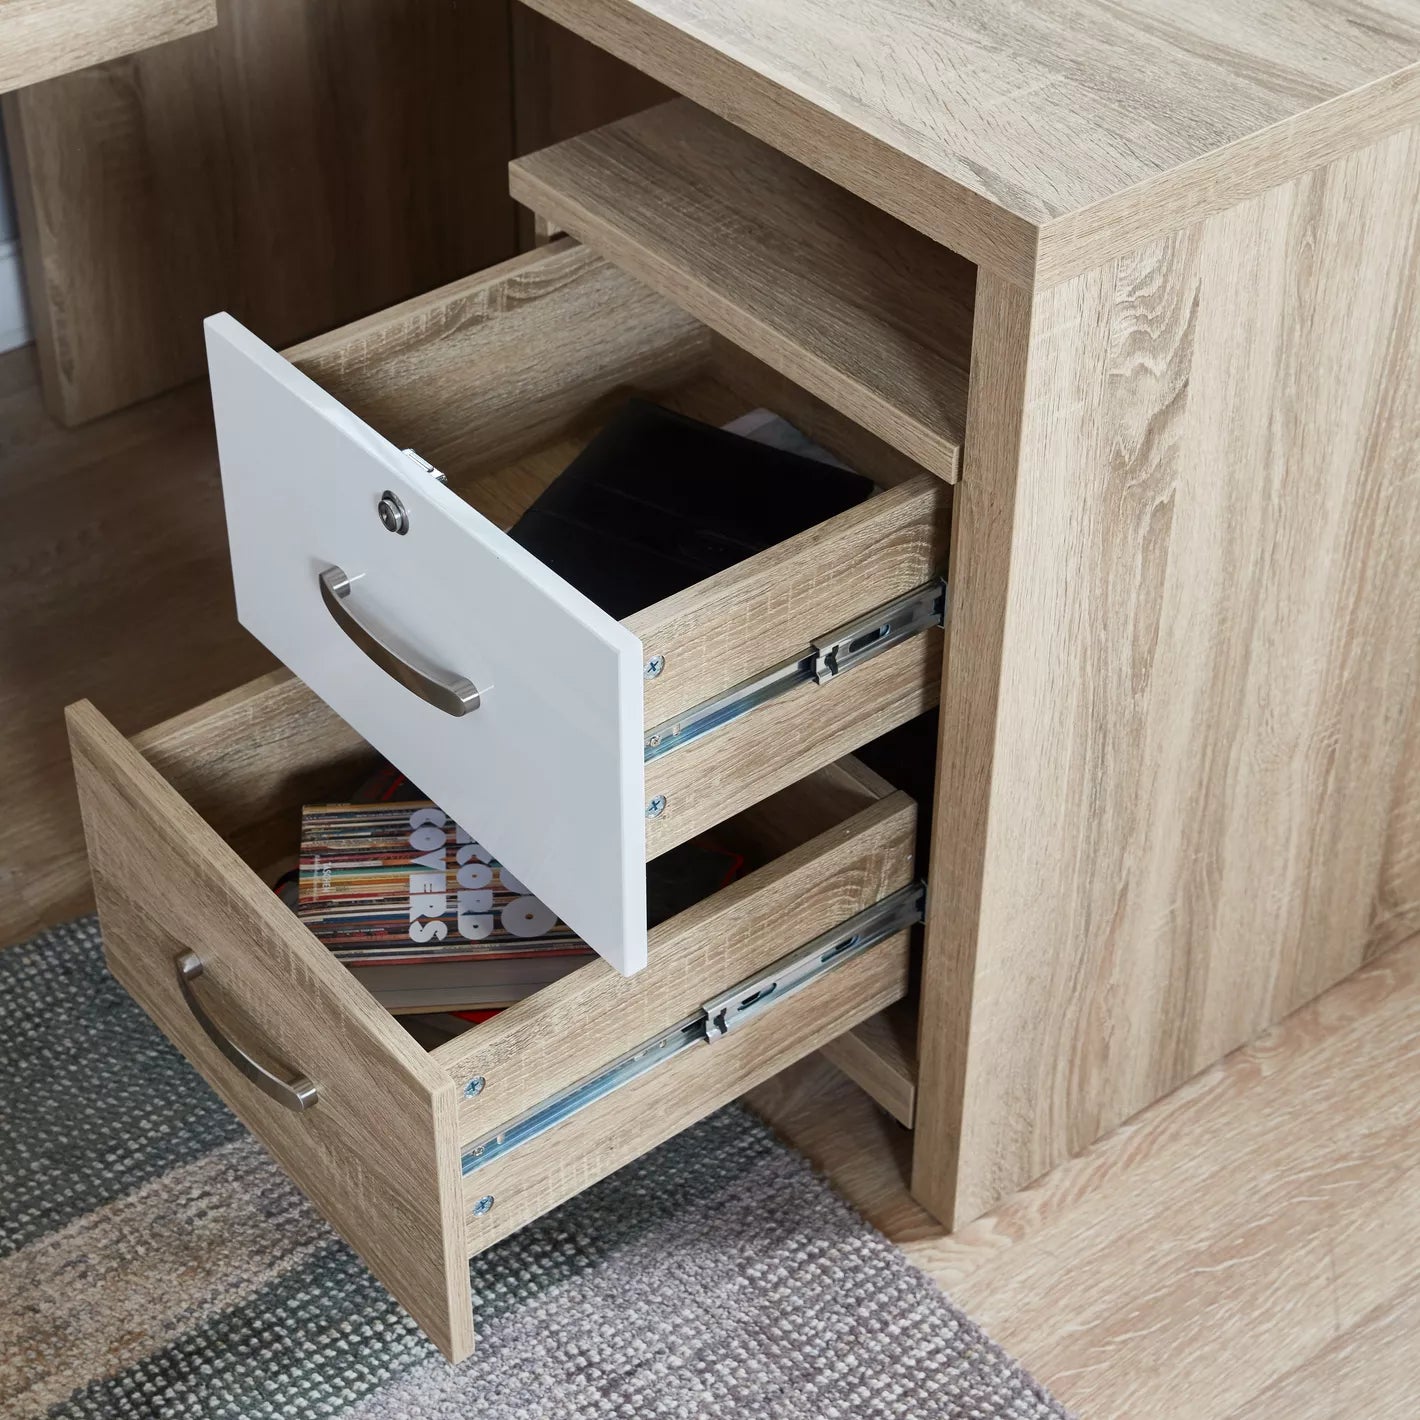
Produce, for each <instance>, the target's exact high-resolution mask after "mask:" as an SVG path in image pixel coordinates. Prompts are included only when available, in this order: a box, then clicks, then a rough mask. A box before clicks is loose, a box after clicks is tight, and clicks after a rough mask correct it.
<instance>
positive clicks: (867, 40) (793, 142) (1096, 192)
mask: <svg viewBox="0 0 1420 1420" xmlns="http://www.w3.org/2000/svg"><path fill="white" fill-rule="evenodd" d="M529 3H531V5H532V7H533V8H534V9H536V10H540V11H542V12H543V13H544V14H546V15H547V16H549V17H550V18H551V19H554V20H556V21H558V22H559V23H561V24H563V25H566V26H568V27H569V28H571V29H573V30H576V31H577V32H579V33H580V34H582V35H583V36H585V37H586V38H588V39H590V40H591V41H593V42H594V43H595V44H597V45H600V46H601V47H602V48H604V49H608V50H611V51H612V52H613V53H615V54H617V55H619V56H620V57H621V58H623V59H626V60H629V61H630V62H631V63H633V64H635V65H636V66H637V67H638V68H640V69H643V70H645V71H646V72H647V73H649V74H651V75H653V76H654V77H656V78H658V79H660V80H661V81H663V82H664V83H667V84H669V85H670V86H671V87H673V88H675V89H678V90H679V91H680V92H681V93H683V94H685V95H686V96H687V97H689V98H692V99H694V100H695V101H696V102H697V103H700V104H702V105H704V106H705V107H706V108H709V109H712V110H714V111H715V112H717V113H719V114H721V115H722V116H723V117H725V118H728V119H730V120H731V121H732V122H734V123H736V124H738V125H740V126H741V127H742V128H745V129H747V130H748V131H750V132H751V133H754V134H755V135H756V136H758V137H760V138H763V139H764V140H765V141H767V142H769V143H772V144H773V145H774V146H775V147H777V148H779V149H780V150H781V151H783V152H785V153H788V154H789V155H790V156H792V157H795V158H798V159H799V160H800V161H802V162H805V163H808V164H809V165H810V166H811V167H814V168H816V169H818V170H819V171H820V172H822V173H824V174H826V175H827V176H829V177H831V178H833V179H834V180H835V181H836V182H839V183H841V184H842V185H843V186H844V187H847V188H849V189H851V190H852V191H854V192H857V193H859V194H860V195H861V196H863V197H865V198H867V199H868V200H869V201H871V202H873V203H874V204H875V205H877V206H879V207H881V208H882V209H884V210H885V211H888V212H891V213H893V215H894V216H897V217H900V218H902V219H903V220H904V221H907V222H910V223H911V224H912V225H913V226H915V227H918V228H919V229H920V230H922V231H924V232H926V233H927V234H928V235H929V236H932V237H935V238H936V239H937V240H939V241H941V242H942V243H944V244H945V245H947V246H950V247H953V248H954V249H955V250H957V251H960V252H962V253H963V254H964V255H966V256H968V257H970V258H971V259H972V260H973V261H975V262H977V263H979V264H980V265H982V266H984V267H987V268H989V269H992V270H995V271H997V272H999V273H1000V274H1001V275H1003V276H1006V277H1007V278H1008V279H1010V280H1012V281H1014V282H1017V283H1019V284H1022V285H1052V284H1054V283H1055V282H1057V281H1060V280H1063V279H1065V278H1066V277H1068V276H1071V275H1074V274H1076V273H1077V272H1079V271H1082V270H1085V269H1087V268H1089V267H1092V266H1095V265H1098V264H1099V263H1100V262H1102V261H1105V260H1108V259H1110V258H1111V257H1112V256H1115V255H1118V254H1119V253H1121V252H1122V251H1125V250H1128V249H1130V248H1132V247H1135V246H1137V245H1138V244H1139V243H1140V242H1141V241H1146V240H1148V239H1149V238H1150V237H1151V236H1155V235H1159V234H1161V233H1163V232H1167V231H1171V230H1173V229H1175V228H1176V227H1178V226H1181V225H1184V224H1186V223H1188V222H1191V221H1195V220H1197V219H1198V218H1200V217H1203V216H1207V215H1209V214H1211V213H1213V212H1216V211H1221V210H1222V209H1223V208H1225V207H1229V206H1231V205H1233V204H1234V203H1236V202H1238V201H1241V200H1244V199H1245V198H1247V197H1250V196H1253V195H1255V194H1257V193H1259V192H1262V191H1264V190H1265V189H1267V188H1269V187H1272V186H1275V185H1276V184H1277V183H1279V182H1281V181H1285V180H1286V179H1287V178H1288V177H1290V176H1293V175H1295V174H1296V173H1299V172H1303V171H1307V170H1309V169H1311V168H1315V167H1317V166H1320V165H1321V164H1322V163H1325V162H1329V161H1331V160H1332V159H1334V158H1336V157H1338V156H1341V155H1342V154H1344V153H1346V152H1348V151H1350V150H1351V149H1353V148H1355V147H1358V146H1360V145H1362V144H1364V143H1367V142H1370V141H1373V140H1374V139H1375V138H1377V137H1379V136H1381V135H1382V134H1384V133H1386V132H1388V131H1390V130H1391V129H1394V128H1398V127H1400V126H1402V125H1403V124H1405V123H1408V122H1412V121H1414V120H1416V119H1417V118H1420V63H1418V62H1417V61H1420V3H1417V0H1372V2H1371V3H1365V0H1277V3H1270V4H1266V5H1264V4H1260V3H1257V0H1046V3H1029V0H894V3H892V4H886V3H880V0H529Z"/></svg>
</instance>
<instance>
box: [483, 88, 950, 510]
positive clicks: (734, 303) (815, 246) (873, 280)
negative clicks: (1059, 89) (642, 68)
mask: <svg viewBox="0 0 1420 1420" xmlns="http://www.w3.org/2000/svg"><path fill="white" fill-rule="evenodd" d="M509 185H510V188H511V190H512V193H513V196H514V197H515V198H516V199H517V200H518V201H519V202H522V203H525V204H526V205H527V206H529V207H531V208H532V209H533V210H534V211H536V212H538V213H540V214H541V215H543V216H545V217H551V218H553V219H555V221H556V222H557V223H558V224H559V226H561V227H562V229H563V230H565V231H567V232H570V233H571V234H572V235H573V236H575V237H578V238H580V239H581V240H583V241H585V242H587V243H588V244H589V245H591V246H594V247H596V248H597V249H598V250H599V251H601V252H602V253H603V254H605V255H606V256H608V257H610V258H611V259H612V260H614V261H616V262H617V263H618V264H619V265H621V266H624V267H625V268H626V269H627V270H629V271H631V272H632V273H633V274H634V275H636V276H638V277H640V278H641V279H642V280H644V281H646V282H647V283H648V284H649V285H651V286H653V287H655V288H656V289H657V290H660V291H662V292H663V293H664V294H666V295H667V296H669V297H670V298H671V299H672V300H674V301H675V302H676V303H677V304H679V305H682V306H684V307H685V309H686V310H688V311H690V312H691V313H692V314H693V315H695V316H697V317H699V318H700V319H701V320H703V321H704V322H705V323H706V324H707V325H709V326H712V327H713V328H714V329H715V330H717V331H719V332H720V333H721V334H722V335H725V336H728V337H729V338H730V339H732V340H734V341H735V342H736V343H737V344H739V345H741V346H743V347H744V348H745V349H746V350H748V351H749V352H750V353H751V354H753V355H755V356H758V357H759V358H760V359H762V360H764V361H765V362H766V363H767V364H769V365H771V366H773V367H775V368H776V369H779V370H782V371H783V372H784V374H786V375H788V376H789V377H790V378H791V379H793V380H795V381H796V382H797V383H799V384H801V385H803V386H804V387H805V388H806V389H808V390H810V391H811V392H812V393H814V394H816V395H817V396H818V397H819V398H821V399H823V400H825V401H827V402H828V403H829V404H831V405H833V406H834V407H835V408H837V409H840V410H842V411H843V413H844V414H847V415H849V416H850V417H851V418H853V419H855V420H856V421H857V422H858V423H860V424H862V425H863V426H864V428H866V429H868V430H870V431H871V432H872V433H874V434H876V435H877V436H878V437H879V438H881V439H883V440H884V441H885V442H887V443H888V444H891V445H892V446H893V447H895V448H897V449H899V450H901V451H902V452H903V453H905V454H907V455H908V456H909V457H911V458H913V459H915V460H916V461H917V462H918V463H920V464H922V465H923V467H925V468H929V469H931V470H932V471H933V472H934V473H937V474H939V475H940V476H941V477H943V478H945V479H947V480H948V481H949V482H950V481H953V480H955V478H956V476H957V459H958V454H959V452H960V448H961V438H962V431H963V429H964V427H965V418H966V379H967V364H968V351H969V343H970V330H971V302H972V292H973V289H974V286H975V270H974V268H973V267H972V265H971V263H970V262H967V261H963V260H962V259H961V258H960V257H958V256H955V255H954V254H952V253H951V252H948V251H945V250H943V249H942V248H941V247H939V246H937V245H935V244H934V243H933V242H931V241H928V240H926V239H925V238H923V237H922V236H921V235H920V234H919V233H917V232H915V231H913V230H912V229H911V228H909V227H907V226H905V225H904V224H903V223H901V222H898V221H896V220H894V219H893V218H891V217H889V216H886V215H885V214H883V213H881V212H879V211H876V210H875V209H874V208H872V207H870V206H869V205H868V204H867V203H865V202H863V201H861V200H860V199H858V198H856V197H854V196H853V195H852V194H851V193H848V192H845V191H843V190H842V189H841V188H838V187H835V186H834V185H833V184H832V183H830V182H827V181H825V180H824V179H823V178H822V177H820V176H819V175H818V174H816V173H814V172H812V171H811V170H810V169H808V168H805V167H803V166H802V165H801V164H799V163H796V162H794V161H792V160H791V159H789V158H786V157H784V156H783V155H782V154H780V153H777V152H775V150H774V149H772V148H770V147H768V146H766V145H765V144H763V143H760V142H758V141H756V140H755V139H753V138H751V137H749V136H748V135H747V134H744V133H741V132H740V131H739V130H737V129H735V128H733V127H732V126H731V125H729V124H727V123H724V122H722V121H721V120H720V119H718V118H716V117H714V116H713V115H712V114H709V113H707V112H705V110H703V109H700V108H697V107H696V106H695V105H694V104H691V103H688V102H686V101H685V100H683V99H678V100H675V101H673V102H671V103H669V104H664V105H661V106H660V107H658V108H654V109H649V110H647V111H646V112H644V113H640V114H636V115H634V116H633V117H631V118H626V119H622V120H621V121H620V122H618V123H613V124H609V125H607V126H606V127H605V128H599V129H597V130H596V131H595V132H594V133H588V134H584V135H583V136H582V137H580V138H574V139H572V140H570V141H569V142H566V143H561V144H558V145H557V146H556V147H554V148H549V149H545V150H544V151H542V152H540V153H534V154H531V155H529V156H528V157H524V158H520V159H519V160H518V161H516V162H515V163H513V165H512V167H511V168H510V170H509Z"/></svg>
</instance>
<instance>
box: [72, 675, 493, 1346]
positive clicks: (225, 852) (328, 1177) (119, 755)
mask: <svg viewBox="0 0 1420 1420" xmlns="http://www.w3.org/2000/svg"><path fill="white" fill-rule="evenodd" d="M68 719H69V728H70V735H71V741H72V744H73V749H74V761H75V770H76V774H77V777H78V781H79V792H80V799H81V803H82V805H83V812H84V827H85V834H86V837H87V840H88V847H89V857H90V863H91V865H92V868H93V873H94V881H95V886H96V895H97V897H98V900H99V913H100V921H101V924H102V927H103V936H104V954H105V957H106V959H107V961H108V964H109V967H110V969H111V970H112V972H113V973H114V975H115V976H116V977H117V978H118V980H119V981H120V982H121V983H122V984H123V986H124V987H125V988H126V989H127V990H128V992H129V993H130V994H131V995H132V996H133V997H134V998H135V999H136V1000H137V1001H138V1002H139V1004H141V1005H142V1006H143V1008H144V1010H146V1011H147V1012H148V1014H149V1015H150V1016H151V1017H152V1018H153V1019H154V1020H155V1021H156V1022H157V1023H158V1024H159V1026H160V1027H161V1028H162V1030H163V1032H164V1034H166V1035H167V1036H168V1037H169V1039H171V1040H172V1041H173V1042H174V1043H175V1044H176V1045H177V1046H178V1047H179V1048H180V1049H181V1050H182V1051H183V1053H184V1054H185V1055H186V1056H187V1057H188V1059H189V1060H191V1061H192V1063H193V1064H194V1065H195V1066H196V1067H197V1068H198V1069H199V1070H200V1071H201V1072H202V1074H203V1076H204V1077H205V1078H206V1079H207V1081H208V1083H209V1084H211V1085H212V1087H213V1088H214V1089H215V1090H216V1091H217V1092H218V1094H220V1095H221V1096H222V1098H223V1099H224V1100H225V1101H226V1103H227V1104H228V1105H229V1106H230V1107H231V1108H232V1110H233V1111H234V1112H235V1113H236V1114H237V1115H238V1116H239V1117H240V1118H241V1120H242V1121H243V1123H245V1124H246V1125H247V1127H248V1128H249V1129H251V1130H252V1132H253V1133H254V1134H255V1135H256V1136H257V1137H258V1138H259V1139H260V1140H261V1141H262V1143H263V1144H264V1145H265V1146H266V1147H267V1148H268V1149H269V1150H270V1151H271V1152H272V1154H274V1155H275V1157H276V1158H277V1160H278V1161H279V1162H280V1164H281V1166H282V1167H283V1168H284V1169H285V1170H286V1171H287V1172H288V1173H289V1174H290V1175H291V1177H292V1178H294V1179H295V1180H296V1182H297V1183H298V1184H300V1186H301V1187H302V1189H304V1190H305V1192H306V1193H307V1194H308V1195H309V1196H310V1197H311V1198H312V1200H313V1201H314V1202H315V1204H316V1206H317V1207H318V1208H319V1209H320V1210H321V1212H322V1213H323V1214H324V1215H325V1216H326V1217H327V1218H328V1219H329V1220H330V1222H331V1223H332V1224H333V1225H334V1227H335V1228H336V1229H337V1230H338V1231H339V1232H340V1233H341V1234H342V1235H343V1236H344V1237H345V1238H346V1240H347V1241H349V1242H350V1243H351V1244H352V1245H353V1246H354V1247H355V1248H356V1249H357V1250H358V1251H359V1252H360V1254H361V1256H362V1257H364V1259H365V1261H366V1262H368V1263H369V1265H370V1267H371V1270H372V1271H374V1273H375V1274H376V1275H377V1276H378V1277H379V1278H380V1280H381V1281H382V1282H384V1284H385V1285H386V1286H387V1287H388V1288H389V1289H390V1291H391V1292H393V1293H394V1294H395V1296H396V1297H398V1298H399V1300H400V1301H401V1302H403V1304H404V1305H405V1306H406V1307H407V1308H408V1309H409V1311H410V1312H411V1314H412V1315H413V1316H414V1317H415V1319H416V1320H417V1321H418V1322H419V1323H420V1325H421V1326H422V1327H423V1328H424V1329H425V1331H427V1332H428V1334H429V1335H430V1337H431V1338H432V1339H433V1340H434V1341H435V1342H436V1343H437V1344H438V1345H439V1346H440V1347H441V1348H442V1349H443V1350H444V1351H445V1353H446V1354H448V1355H449V1356H450V1357H451V1358H452V1359H455V1360H457V1359H461V1358H462V1357H463V1356H465V1355H467V1354H468V1352H469V1351H470V1350H471V1349H472V1345H473V1319H472V1311H471V1301H470V1297H469V1284H468V1270H467V1267H466V1266H465V1256H466V1254H465V1252H464V1245H463V1221H462V1214H461V1212H460V1210H459V1207H458V1200H459V1195H460V1178H459V1159H458V1148H457V1146H458V1140H457V1116H456V1102H455V1092H454V1085H453V1082H452V1081H451V1080H450V1079H449V1078H448V1077H447V1075H445V1074H444V1072H443V1071H441V1070H440V1069H439V1068H438V1066H437V1065H436V1064H434V1062H433V1061H431V1060H430V1059H429V1058H428V1057H427V1056H426V1055H425V1054H424V1052H423V1051H422V1050H420V1048H419V1047H418V1046H417V1045H416V1044H415V1043H414V1041H413V1040H412V1039H411V1038H410V1037H409V1036H408V1035H406V1034H405V1032H404V1031H403V1030H401V1029H400V1027H399V1026H398V1025H397V1024H396V1023H395V1021H394V1018H393V1017H392V1016H390V1015H389V1013H388V1012H387V1011H385V1010H384V1008H383V1007H381V1006H380V1005H379V1004H378V1003H377V1002H376V1001H375V1000H374V998H373V997H372V996H370V994H369V993H368V992H367V991H365V989H364V988H363V987H362V986H360V985H359V983H358V982H356V981H355V980H354V978H353V977H352V976H351V975H350V973H349V972H348V971H347V970H346V969H345V968H344V967H343V966H341V964H340V963H339V962H337V961H336V960H335V958H334V957H332V956H331V955H330V953H329V952H328V951H327V950H326V948H325V947H324V946H322V945H321V943H320V942H318V941H317V940H316V939H315V938H314V937H313V936H311V934H310V933H309V932H308V931H307V930H306V929H305V928H304V927H303V926H302V925H301V924H300V923H299V922H298V921H297V920H296V918H295V917H294V916H293V915H292V913H291V912H290V911H289V910H288V909H287V908H286V906H285V905H284V904H283V903H282V902H281V901H280V900H279V899H278V898H277V897H276V896H275V895H274V894H273V893H272V891H271V889H270V888H269V887H268V886H267V885H266V884H265V883H263V882H262V881H261V880H260V879H259V878H257V877H256V876H255V874H253V873H252V872H251V871H250V870H249V869H248V868H247V867H246V865H245V864H243V863H242V861H241V860H240V859H239V858H238V857H237V856H236V854H235V853H234V852H233V851H232V850H231V848H230V847H228V845H227V844H226V843H224V842H223V841H222V839H221V838H219V837H218V835H217V834H216V833H215V832H214V831H213V829H212V828H211V827H210V826H209V825H208V824H207V823H205V822H204V821H203V820H202V818H201V817H200V816H199V815H198V814H197V813H196V812H195V811H194V810H193V809H192V808H191V807H189V806H188V805H187V804H185V803H184V802H183V801H182V799H181V798H180V797H179V795H178V794H176V793H175V792H174V791H173V789H172V788H171V787H170V786H169V785H168V784H167V783H166V782H165V781H164V780H163V778H162V776H161V775H160V774H159V773H158V772H157V770H155V769H154V768H153V766H152V765H151V764H149V763H148V761H147V760H145V759H144V758H143V756H142V755H141V754H140V753H139V752H138V750H137V749H136V748H135V747H134V746H133V745H132V744H130V743H129V741H128V740H126V739H124V737H123V736H122V735H120V734H119V733H118V731H117V730H115V729H114V728H113V727H112V726H111V725H110V724H109V723H108V722H107V721H106V720H105V719H104V718H103V717H102V716H101V715H100V714H99V713H98V712H97V711H96V710H95V709H94V708H93V706H92V705H90V704H88V703H87V702H82V703H80V704H79V705H76V706H73V707H71V709H70V711H69V717H68ZM184 951H196V952H197V953H198V954H199V955H200V957H201V959H202V962H203V964H204V966H205V968H206V970H205V972H204V974H203V977H202V980H201V981H200V982H199V983H197V986H196V988H195V990H196V991H197V993H198V994H199V996H200V997H201V999H202V1000H203V1003H204V1005H205V1006H206V1007H207V1008H208V1009H209V1011H210V1012H211V1013H212V1014H213V1015H214V1016H215V1017H216V1018H217V1020H218V1022H219V1025H220V1026H221V1027H222V1028H223V1029H224V1030H225V1031H226V1033H227V1034H228V1035H229V1036H230V1037H232V1038H234V1039H235V1040H236V1041H237V1043H238V1044H239V1045H240V1046H241V1047H242V1048H243V1049H245V1050H247V1051H248V1052H251V1053H255V1054H256V1055H257V1057H258V1058H259V1059H260V1060H261V1062H262V1064H263V1065H265V1066H266V1067H267V1068H268V1069H276V1070H277V1071H278V1073H282V1074H284V1075H287V1076H288V1077H289V1074H290V1073H291V1072H299V1073H301V1074H303V1075H305V1076H307V1077H308V1078H309V1079H310V1080H311V1081H312V1082H313V1083H314V1084H315V1085H316V1087H317V1090H318V1096H317V1099H316V1102H315V1104H314V1105H313V1106H312V1107H311V1108H310V1109H308V1110H305V1111H304V1112H299V1113H298V1112H294V1111H292V1110H289V1109H287V1108H285V1107H284V1106H283V1105H282V1104H281V1103H279V1102H277V1101H274V1100H272V1099H271V1098H269V1097H268V1096H267V1095H266V1094H264V1093H262V1092H261V1091H260V1090H259V1089H258V1088H257V1087H256V1086H255V1085H254V1084H252V1083H251V1082H249V1081H248V1080H247V1079H246V1078H245V1077H244V1076H242V1075H241V1074H240V1073H239V1072H238V1071H237V1069H236V1068H235V1066H233V1065H232V1064H231V1063H230V1062H229V1061H228V1060H227V1059H226V1058H225V1056H223V1055H222V1054H221V1053H220V1052H219V1051H218V1050H217V1048H216V1046H215V1045H214V1044H213V1043H212V1042H211V1041H210V1040H209V1039H208V1037H207V1035H206V1034H205V1033H204V1031H203V1030H202V1028H201V1027H200V1026H199V1024H198V1022H197V1020H196V1018H195V1017H194V1016H193V1014H192V1013H191V1011H190V1010H189V1008H188V1006H187V1004H186V1002H185V1001H184V999H183V995H182V992H181V990H180V988H179V984H178V981H177V977H176V973H175V966H174V962H175V958H176V957H177V956H178V955H179V954H180V953H182V952H184ZM313 1023H316V1024H318V1025H319V1028H318V1029H313V1028H312V1027H313Z"/></svg>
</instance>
